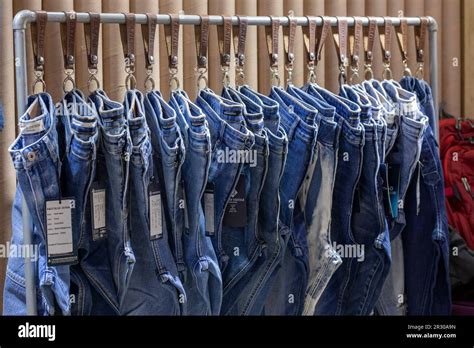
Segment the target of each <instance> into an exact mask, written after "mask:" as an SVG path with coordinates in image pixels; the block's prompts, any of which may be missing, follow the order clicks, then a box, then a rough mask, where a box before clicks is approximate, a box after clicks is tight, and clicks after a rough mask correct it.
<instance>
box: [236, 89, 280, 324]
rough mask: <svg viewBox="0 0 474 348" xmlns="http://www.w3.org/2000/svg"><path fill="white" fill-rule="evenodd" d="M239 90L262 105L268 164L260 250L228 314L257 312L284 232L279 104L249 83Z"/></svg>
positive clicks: (261, 208) (268, 286)
mask: <svg viewBox="0 0 474 348" xmlns="http://www.w3.org/2000/svg"><path fill="white" fill-rule="evenodd" d="M239 91H240V92H241V93H242V94H244V95H245V96H246V97H248V98H249V99H251V100H252V101H254V102H255V103H256V104H257V105H259V106H260V107H261V108H262V111H263V121H264V125H265V131H266V134H267V137H268V149H269V151H268V153H269V154H268V165H267V175H266V177H265V183H264V186H263V188H262V193H261V196H260V202H259V208H258V209H259V214H258V225H257V231H258V238H259V240H260V241H262V243H263V244H262V252H261V253H260V254H259V255H258V258H257V260H256V262H255V266H254V270H253V271H252V272H248V273H247V274H246V275H245V276H244V277H242V279H241V283H242V284H246V285H245V287H243V288H242V289H241V294H240V298H239V301H238V302H237V303H238V304H239V307H236V308H235V310H232V311H229V313H230V314H241V315H260V314H261V313H262V311H263V308H264V306H265V300H266V299H267V297H268V293H269V291H270V289H271V287H272V279H273V278H274V277H272V275H273V274H274V273H275V269H276V267H277V265H278V264H279V263H280V262H281V256H282V254H283V253H282V245H283V242H284V241H283V236H282V235H281V234H280V229H279V224H278V220H279V209H280V194H279V188H280V182H281V178H282V175H283V169H284V166H285V161H286V153H287V151H288V148H287V147H288V139H287V136H286V133H285V131H284V129H283V128H282V127H280V126H279V124H280V116H279V108H278V104H277V103H276V102H275V101H273V100H272V99H270V98H268V97H267V96H264V95H262V94H260V93H258V92H256V91H254V90H253V89H251V88H250V87H248V86H242V87H240V88H239Z"/></svg>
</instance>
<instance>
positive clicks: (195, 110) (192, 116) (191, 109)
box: [170, 90, 206, 133]
mask: <svg viewBox="0 0 474 348" xmlns="http://www.w3.org/2000/svg"><path fill="white" fill-rule="evenodd" d="M170 104H174V105H175V107H177V108H178V109H179V111H180V112H181V115H182V116H183V118H184V120H185V121H186V123H187V125H188V126H189V127H191V130H192V131H193V132H198V133H199V132H202V131H204V128H205V123H206V115H204V113H203V112H202V110H201V108H200V107H199V106H197V105H196V104H194V103H193V102H192V101H191V99H189V96H188V95H187V94H186V92H185V91H183V90H177V91H173V92H172V93H171V98H170ZM177 111H178V110H176V112H177Z"/></svg>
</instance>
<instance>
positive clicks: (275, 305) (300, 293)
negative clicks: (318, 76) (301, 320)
mask: <svg viewBox="0 0 474 348" xmlns="http://www.w3.org/2000/svg"><path fill="white" fill-rule="evenodd" d="M270 98H272V99H274V100H275V101H276V102H277V103H278V104H279V108H280V117H281V119H280V121H281V125H282V127H283V129H284V130H285V132H286V133H287V135H288V157H287V161H286V163H285V168H284V171H283V177H282V180H281V186H280V197H281V204H280V221H281V229H282V231H283V232H282V233H283V234H284V244H283V248H282V252H283V257H282V261H281V264H280V265H279V268H278V269H277V271H276V273H275V274H274V275H273V276H274V277H275V278H274V280H272V282H273V284H272V289H271V291H270V293H269V294H268V299H267V301H266V305H265V309H264V313H265V314H270V315H301V313H302V312H303V309H304V296H305V292H306V287H307V283H308V275H309V265H308V245H307V240H306V230H305V226H304V219H301V220H298V221H297V220H296V217H298V216H300V217H302V215H303V210H302V209H303V207H302V206H301V204H300V202H299V201H298V200H297V198H298V194H299V192H300V190H301V188H302V186H303V183H304V179H305V176H306V174H307V172H308V168H309V166H310V163H311V162H312V161H314V160H315V158H316V157H315V156H316V153H315V150H316V137H317V132H318V128H317V126H316V125H315V123H314V120H315V117H316V115H317V110H316V109H314V108H313V107H312V106H310V105H309V104H307V103H305V102H303V101H300V100H298V99H297V98H295V97H293V96H292V95H291V94H289V93H288V92H286V91H285V90H283V89H281V88H279V87H273V88H272V90H271V93H270Z"/></svg>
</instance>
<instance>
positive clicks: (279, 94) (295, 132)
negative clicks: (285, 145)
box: [270, 87, 318, 144]
mask: <svg viewBox="0 0 474 348" xmlns="http://www.w3.org/2000/svg"><path fill="white" fill-rule="evenodd" d="M270 97H273V98H274V99H275V101H276V102H277V103H278V104H279V105H280V121H281V125H282V126H283V128H284V129H285V130H286V133H287V136H288V140H289V141H291V140H292V139H293V138H294V137H298V138H300V139H301V140H302V141H303V142H305V143H308V144H311V143H313V142H314V138H315V136H316V133H317V130H318V128H317V126H316V125H314V118H315V117H316V114H317V111H316V110H315V109H314V108H313V107H312V106H309V107H307V106H306V105H307V104H306V103H303V102H300V101H298V99H296V98H295V97H293V96H291V95H290V94H288V92H286V91H284V90H283V89H281V88H279V87H272V91H271V94H270ZM286 102H289V103H291V104H287V103H286ZM295 107H296V108H295ZM304 119H306V120H308V119H310V120H311V123H307V122H305V121H304Z"/></svg>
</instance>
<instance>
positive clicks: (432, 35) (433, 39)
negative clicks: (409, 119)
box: [429, 17, 439, 141]
mask: <svg viewBox="0 0 474 348" xmlns="http://www.w3.org/2000/svg"><path fill="white" fill-rule="evenodd" d="M429 18H430V25H429V41H430V81H431V92H432V93H433V102H434V107H435V116H436V117H435V119H434V120H433V121H434V128H435V129H433V131H434V133H435V137H436V140H438V141H439V97H438V87H439V86H438V83H439V80H438V72H439V67H438V23H437V22H436V19H434V18H433V17H429Z"/></svg>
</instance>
